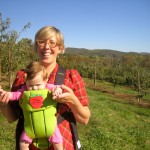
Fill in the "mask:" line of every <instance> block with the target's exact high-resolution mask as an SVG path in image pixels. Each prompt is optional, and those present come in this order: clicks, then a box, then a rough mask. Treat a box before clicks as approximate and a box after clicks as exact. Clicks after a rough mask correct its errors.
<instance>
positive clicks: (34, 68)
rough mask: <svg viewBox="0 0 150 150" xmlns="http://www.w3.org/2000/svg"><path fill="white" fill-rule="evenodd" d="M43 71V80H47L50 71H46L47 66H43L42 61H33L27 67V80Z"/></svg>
mask: <svg viewBox="0 0 150 150" xmlns="http://www.w3.org/2000/svg"><path fill="white" fill-rule="evenodd" d="M41 71H42V78H43V81H46V80H47V79H48V73H47V71H46V68H45V67H44V66H42V65H41V64H40V62H36V61H33V62H31V63H30V64H29V65H28V66H27V67H26V69H25V73H26V80H32V79H33V78H34V77H35V76H36V75H37V74H38V73H40V72H41Z"/></svg>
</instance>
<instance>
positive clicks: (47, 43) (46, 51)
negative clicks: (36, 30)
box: [37, 36, 61, 66]
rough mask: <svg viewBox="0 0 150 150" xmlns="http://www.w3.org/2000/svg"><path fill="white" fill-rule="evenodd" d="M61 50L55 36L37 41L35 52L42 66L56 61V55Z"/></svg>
mask: <svg viewBox="0 0 150 150" xmlns="http://www.w3.org/2000/svg"><path fill="white" fill-rule="evenodd" d="M60 52H61V50H60V48H59V46H58V45H57V41H56V37H55V36H52V37H51V38H50V39H46V40H43V41H39V42H37V54H38V56H39V59H40V62H41V63H42V64H43V65H44V66H48V65H51V64H53V63H56V58H57V55H58V54H59V53H60Z"/></svg>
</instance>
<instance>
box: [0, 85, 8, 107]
mask: <svg viewBox="0 0 150 150" xmlns="http://www.w3.org/2000/svg"><path fill="white" fill-rule="evenodd" d="M9 98H10V94H9V93H8V92H5V91H4V90H3V89H2V88H1V86H0V106H1V107H3V106H5V105H6V104H7V103H8V102H9Z"/></svg>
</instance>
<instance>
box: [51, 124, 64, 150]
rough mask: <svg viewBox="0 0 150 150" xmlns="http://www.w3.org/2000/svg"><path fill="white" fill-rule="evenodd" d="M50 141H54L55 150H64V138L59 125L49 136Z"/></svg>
mask: <svg viewBox="0 0 150 150" xmlns="http://www.w3.org/2000/svg"><path fill="white" fill-rule="evenodd" d="M49 142H50V143H53V146H54V150H63V138H62V136H61V133H60V131H59V128H58V126H56V128H55V132H54V134H53V135H52V136H51V137H50V138H49Z"/></svg>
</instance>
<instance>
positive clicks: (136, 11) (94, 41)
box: [0, 0, 150, 52]
mask: <svg viewBox="0 0 150 150" xmlns="http://www.w3.org/2000/svg"><path fill="white" fill-rule="evenodd" d="M0 13H2V17H3V19H6V18H7V17H10V19H11V22H12V23H11V28H12V29H15V30H16V31H18V32H20V31H21V30H22V28H23V26H24V25H25V24H27V23H28V22H31V27H30V28H29V29H27V30H26V31H25V32H23V33H22V34H21V36H20V38H25V37H27V38H31V39H32V40H33V39H34V35H35V33H36V32H37V30H39V29H40V28H41V27H43V26H46V25H52V26H55V27H57V28H59V29H60V30H61V31H62V33H63V35H64V38H65V45H66V47H76V48H87V49H91V50H92V49H112V50H118V51H123V52H131V51H132V52H150V0H43V1H41V0H25V1H21V0H1V2H0Z"/></svg>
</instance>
